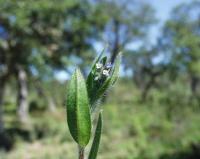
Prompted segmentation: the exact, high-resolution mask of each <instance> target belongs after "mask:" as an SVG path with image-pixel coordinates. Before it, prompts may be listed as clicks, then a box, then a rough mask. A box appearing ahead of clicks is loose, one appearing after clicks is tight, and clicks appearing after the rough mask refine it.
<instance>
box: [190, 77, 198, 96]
mask: <svg viewBox="0 0 200 159" xmlns="http://www.w3.org/2000/svg"><path fill="white" fill-rule="evenodd" d="M198 85H199V78H198V77H196V76H192V77H191V83H190V87H191V91H192V94H193V95H194V96H195V97H196V96H197V87H198Z"/></svg>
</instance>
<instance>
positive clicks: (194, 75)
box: [161, 1, 200, 96]
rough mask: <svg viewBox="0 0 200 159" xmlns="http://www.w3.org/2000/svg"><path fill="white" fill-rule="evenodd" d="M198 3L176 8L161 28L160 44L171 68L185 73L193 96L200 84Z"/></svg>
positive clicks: (199, 9) (199, 5)
mask: <svg viewBox="0 0 200 159" xmlns="http://www.w3.org/2000/svg"><path fill="white" fill-rule="evenodd" d="M199 16H200V2H198V1H193V2H191V3H188V4H182V5H179V6H177V7H176V8H175V9H174V10H173V11H172V14H171V18H170V19H169V20H168V21H167V22H166V24H165V26H164V28H163V37H162V39H161V43H162V45H163V47H164V48H165V50H167V51H166V53H167V54H168V58H169V59H170V61H171V65H173V68H176V71H177V72H182V73H186V74H187V75H188V77H189V79H190V88H191V91H192V93H193V96H198V92H197V88H198V85H199V84H200V54H199V50H200V20H199Z"/></svg>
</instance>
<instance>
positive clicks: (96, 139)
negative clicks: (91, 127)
mask: <svg viewBox="0 0 200 159" xmlns="http://www.w3.org/2000/svg"><path fill="white" fill-rule="evenodd" d="M101 131H102V114H101V113H100V114H99V119H98V122H97V127H96V130H95V135H94V139H93V143H92V147H91V149H90V153H89V157H88V159H96V157H97V153H98V149H99V143H100V139H101Z"/></svg>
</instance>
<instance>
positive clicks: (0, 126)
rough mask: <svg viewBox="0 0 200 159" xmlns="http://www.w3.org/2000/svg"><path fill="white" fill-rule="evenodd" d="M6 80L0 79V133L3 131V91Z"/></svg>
mask: <svg viewBox="0 0 200 159" xmlns="http://www.w3.org/2000/svg"><path fill="white" fill-rule="evenodd" d="M5 83H6V79H5V78H4V77H2V78H1V79H0V133H2V132H3V131H4V122H3V96H4V89H5Z"/></svg>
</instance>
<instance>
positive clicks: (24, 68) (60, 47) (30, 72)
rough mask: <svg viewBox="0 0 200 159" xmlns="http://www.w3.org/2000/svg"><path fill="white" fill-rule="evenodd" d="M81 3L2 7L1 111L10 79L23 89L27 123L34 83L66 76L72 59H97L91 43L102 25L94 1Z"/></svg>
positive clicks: (20, 108)
mask: <svg viewBox="0 0 200 159" xmlns="http://www.w3.org/2000/svg"><path fill="white" fill-rule="evenodd" d="M82 3H83V1H78V0H77V1H72V0H71V1H65V0H59V2H56V3H55V1H53V0H51V1H48V2H47V1H46V2H45V1H32V2H31V3H30V2H28V1H27V2H26V1H22V0H20V1H12V0H9V1H6V2H5V1H3V0H1V1H0V6H1V15H0V28H1V30H2V33H1V36H0V52H1V54H0V70H1V75H0V78H1V91H0V95H1V96H0V104H1V105H0V110H2V100H3V94H4V93H3V90H4V89H3V88H4V87H5V84H6V82H8V81H9V78H10V77H14V78H15V79H16V81H17V83H18V95H17V96H18V98H17V105H18V115H19V118H20V120H21V121H27V117H28V101H27V97H28V92H29V90H28V84H29V82H30V81H31V80H30V79H31V78H36V77H37V78H38V79H39V80H45V79H47V78H52V77H53V73H54V71H55V70H60V69H64V70H67V69H68V68H67V64H68V63H69V61H70V55H72V54H73V55H74V56H79V57H83V61H84V57H86V58H87V57H91V56H93V54H92V53H91V50H93V48H92V45H91V40H92V39H93V38H96V37H97V36H98V31H97V30H98V29H99V28H100V27H99V26H100V23H96V22H95V19H96V17H95V16H93V15H94V14H96V13H95V10H92V7H91V4H90V3H89V1H84V5H82ZM91 25H92V27H91ZM0 112H1V113H2V111H0ZM1 117H2V115H1ZM0 121H1V124H0V125H3V124H2V120H0ZM0 127H1V126H0Z"/></svg>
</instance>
